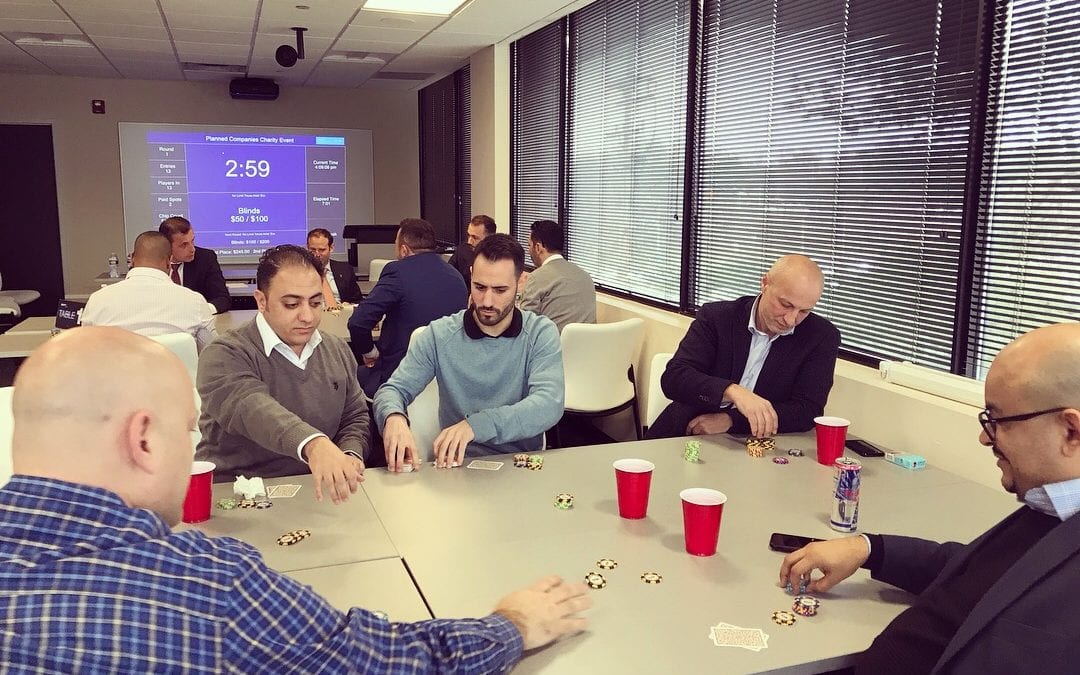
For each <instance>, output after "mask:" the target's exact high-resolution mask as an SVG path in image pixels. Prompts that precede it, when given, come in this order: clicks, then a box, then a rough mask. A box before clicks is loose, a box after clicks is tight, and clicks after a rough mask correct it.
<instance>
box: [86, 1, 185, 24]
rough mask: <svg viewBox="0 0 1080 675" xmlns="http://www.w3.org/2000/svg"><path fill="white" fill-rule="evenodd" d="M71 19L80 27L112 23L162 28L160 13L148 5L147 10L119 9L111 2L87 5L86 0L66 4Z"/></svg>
mask: <svg viewBox="0 0 1080 675" xmlns="http://www.w3.org/2000/svg"><path fill="white" fill-rule="evenodd" d="M65 9H67V10H68V13H69V14H71V17H72V18H73V19H75V20H76V21H78V22H79V24H80V25H81V24H82V23H83V22H84V21H85V22H88V23H99V24H100V23H113V24H118V25H123V26H163V25H164V24H163V23H162V22H161V12H159V11H158V10H157V7H154V6H153V5H152V4H151V5H150V9H148V10H142V11H140V10H134V9H119V8H117V7H115V6H114V5H113V4H112V3H111V2H110V3H109V4H108V6H105V3H104V2H93V3H89V2H86V0H79V2H72V3H68V5H67V6H65Z"/></svg>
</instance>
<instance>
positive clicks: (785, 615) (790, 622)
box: [772, 609, 795, 626]
mask: <svg viewBox="0 0 1080 675" xmlns="http://www.w3.org/2000/svg"><path fill="white" fill-rule="evenodd" d="M772 620H773V623H775V624H776V625H777V626H794V625H795V615H794V614H792V613H791V612H788V611H786V610H782V609H781V610H779V611H776V612H773V613H772Z"/></svg>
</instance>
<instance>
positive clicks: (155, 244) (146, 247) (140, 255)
mask: <svg viewBox="0 0 1080 675" xmlns="http://www.w3.org/2000/svg"><path fill="white" fill-rule="evenodd" d="M171 255H172V244H170V243H169V239H168V238H167V237H166V236H165V235H163V234H161V233H160V232H155V231H152V230H151V231H147V232H143V233H142V234H140V235H139V236H138V237H136V238H135V250H134V251H133V252H132V253H131V265H132V266H133V267H152V268H154V269H157V270H161V271H163V272H168V271H169V257H170V256H171Z"/></svg>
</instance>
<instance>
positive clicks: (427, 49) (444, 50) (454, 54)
mask: <svg viewBox="0 0 1080 675" xmlns="http://www.w3.org/2000/svg"><path fill="white" fill-rule="evenodd" d="M481 49H483V47H471V46H468V45H466V46H462V47H450V46H428V41H427V40H423V41H422V42H420V44H418V45H415V46H413V47H410V48H409V51H407V52H405V55H406V56H435V57H440V58H450V59H467V58H469V57H470V56H472V55H473V54H475V53H476V52H478V51H480V50H481Z"/></svg>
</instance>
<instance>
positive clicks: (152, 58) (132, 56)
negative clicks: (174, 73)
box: [101, 45, 177, 65]
mask: <svg viewBox="0 0 1080 675" xmlns="http://www.w3.org/2000/svg"><path fill="white" fill-rule="evenodd" d="M101 52H102V53H103V54H104V55H105V57H106V58H108V59H109V60H110V61H112V62H113V63H115V62H117V61H131V62H140V61H142V62H145V63H148V64H160V63H171V64H173V65H176V63H177V61H176V54H174V53H173V50H172V46H171V45H170V46H169V48H168V51H164V50H162V51H156V52H148V51H143V50H140V49H116V48H115V47H103V48H102V49H101Z"/></svg>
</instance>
